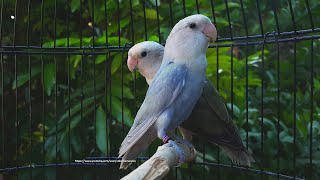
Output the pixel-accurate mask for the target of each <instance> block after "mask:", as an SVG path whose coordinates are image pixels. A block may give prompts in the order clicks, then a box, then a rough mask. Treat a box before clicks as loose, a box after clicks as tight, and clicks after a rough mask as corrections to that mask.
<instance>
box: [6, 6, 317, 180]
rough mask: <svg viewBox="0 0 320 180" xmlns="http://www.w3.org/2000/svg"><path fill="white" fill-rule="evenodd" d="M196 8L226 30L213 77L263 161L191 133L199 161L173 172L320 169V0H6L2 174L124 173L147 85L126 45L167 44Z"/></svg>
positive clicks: (252, 174) (278, 173)
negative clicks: (233, 157) (122, 158)
mask: <svg viewBox="0 0 320 180" xmlns="http://www.w3.org/2000/svg"><path fill="white" fill-rule="evenodd" d="M197 13H200V14H203V15H206V16H208V17H209V18H210V19H211V20H212V22H213V23H214V24H215V25H216V27H217V30H218V35H219V37H218V40H217V42H216V43H214V44H210V46H209V48H208V50H207V59H208V70H207V76H208V78H209V79H210V80H211V81H212V83H213V84H214V85H215V87H216V88H217V89H218V91H219V92H220V94H221V96H222V97H223V98H224V100H225V103H226V105H227V107H228V109H229V110H230V113H231V114H232V117H233V120H234V122H235V124H236V125H237V127H238V129H239V131H240V134H241V137H242V140H243V142H244V144H245V145H246V147H247V149H248V150H249V151H250V152H252V154H253V157H254V158H255V160H256V163H254V165H253V167H250V168H246V167H239V166H235V165H232V164H231V162H230V160H229V159H228V158H227V157H226V155H225V154H224V153H223V152H221V151H220V150H219V149H218V148H217V147H215V146H211V145H209V144H207V143H206V142H205V141H203V140H201V139H197V138H194V140H193V141H192V143H193V144H194V145H195V147H196V149H197V151H198V154H197V155H198V157H197V159H196V162H195V163H193V164H189V165H182V166H181V167H178V168H176V169H175V170H173V171H172V172H171V174H170V177H169V178H175V179H186V178H189V179H198V178H200V177H201V178H202V179H211V178H217V179H231V178H234V177H235V176H236V177H237V178H239V179H256V178H260V179H273V178H276V179H300V178H301V179H319V178H320V170H319V169H320V116H319V115H320V99H319V97H320V81H319V79H320V78H319V76H320V74H319V73H320V51H319V47H320V40H319V39H320V34H319V32H320V26H319V24H320V4H319V3H318V2H317V0H296V1H292V0H280V1H276V0H267V1H259V0H232V1H231V0H229V1H228V0H216V1H213V0H211V1H204V0H191V1H185V0H175V1H174V0H129V1H120V0H119V1H118V0H104V1H94V0H68V1H61V0H52V1H45V0H41V1H40V0H39V1H36V0H28V1H22V0H1V8H0V64H1V79H0V81H1V83H0V84H1V91H0V95H1V115H0V117H1V128H0V131H1V133H0V142H1V143H0V144H1V145H0V146H1V151H0V152H1V154H0V162H1V163H0V164H1V165H0V179H1V178H17V179H25V178H27V179H51V178H54V179H58V178H61V177H62V178H65V177H73V178H74V177H79V178H83V179H86V178H88V179H92V178H95V179H100V178H103V179H119V178H120V177H122V176H124V175H125V174H127V173H128V172H129V171H125V172H124V171H120V170H118V167H119V164H118V163H113V162H114V160H116V158H117V155H118V154H117V153H118V149H119V147H120V143H121V142H122V140H123V138H124V137H125V135H126V133H127V132H128V130H129V128H130V126H131V124H132V121H133V118H134V116H135V114H136V112H137V110H138V108H139V106H140V105H141V103H142V101H143V99H144V95H145V92H146V90H147V84H146V83H145V81H144V79H143V77H141V76H140V75H138V73H134V74H131V73H130V72H129V70H128V68H127V67H126V63H125V61H126V58H127V51H128V50H129V48H130V47H132V46H133V45H134V44H136V43H138V42H141V41H145V40H152V41H156V42H159V43H162V44H163V45H165V41H166V37H167V36H168V34H169V32H170V30H171V28H172V27H173V26H174V24H175V23H177V22H178V21H179V20H180V19H182V18H183V17H186V16H188V15H192V14H197ZM159 144H160V142H156V143H154V144H153V145H152V146H150V148H149V150H148V151H147V152H146V153H144V154H142V155H141V157H140V158H138V160H137V163H134V165H132V166H131V167H130V169H131V170H132V169H134V168H135V167H137V166H139V165H140V164H141V163H142V162H143V161H144V160H146V159H147V158H148V157H150V155H152V154H153V152H155V150H156V148H157V145H159ZM91 160H100V162H97V161H95V162H94V163H92V162H90V161H91Z"/></svg>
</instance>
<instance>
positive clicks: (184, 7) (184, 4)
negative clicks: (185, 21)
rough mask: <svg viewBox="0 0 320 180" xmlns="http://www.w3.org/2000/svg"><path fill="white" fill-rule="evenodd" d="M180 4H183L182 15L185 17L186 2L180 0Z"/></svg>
mask: <svg viewBox="0 0 320 180" xmlns="http://www.w3.org/2000/svg"><path fill="white" fill-rule="evenodd" d="M182 6H183V16H184V17H186V16H187V12H186V2H185V0H182Z"/></svg>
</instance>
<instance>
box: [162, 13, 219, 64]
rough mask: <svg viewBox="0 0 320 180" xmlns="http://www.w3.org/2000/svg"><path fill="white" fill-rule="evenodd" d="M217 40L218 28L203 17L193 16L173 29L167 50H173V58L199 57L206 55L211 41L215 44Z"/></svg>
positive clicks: (183, 20)
mask: <svg viewBox="0 0 320 180" xmlns="http://www.w3.org/2000/svg"><path fill="white" fill-rule="evenodd" d="M216 38H217V30H216V27H215V26H214V25H213V24H212V23H211V21H210V19H209V18H208V17H206V16H203V15H199V14H198V15H192V16H188V17H186V18H184V19H182V20H180V21H179V22H178V23H177V24H176V25H175V26H174V28H173V29H172V31H171V33H170V35H169V37H168V40H167V43H166V44H169V46H172V47H167V45H166V50H167V49H173V48H174V51H173V54H172V53H170V54H171V56H173V57H175V58H177V56H179V55H183V56H184V57H189V58H193V57H197V56H199V55H200V54H203V53H205V51H206V49H207V47H208V43H209V41H211V42H214V41H215V40H216Z"/></svg>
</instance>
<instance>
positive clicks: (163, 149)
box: [122, 141, 196, 180]
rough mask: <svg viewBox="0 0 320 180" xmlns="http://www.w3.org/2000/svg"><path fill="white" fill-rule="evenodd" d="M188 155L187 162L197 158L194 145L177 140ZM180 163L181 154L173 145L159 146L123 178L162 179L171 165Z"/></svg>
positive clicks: (140, 179)
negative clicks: (190, 146) (149, 156)
mask: <svg viewBox="0 0 320 180" xmlns="http://www.w3.org/2000/svg"><path fill="white" fill-rule="evenodd" d="M175 142H176V143H177V144H178V146H179V147H180V148H182V149H183V152H184V154H185V157H186V161H185V162H192V161H194V159H195V158H196V150H195V149H194V147H192V148H189V147H188V146H187V145H185V144H183V143H181V142H179V141H175ZM178 165H179V155H178V153H177V151H176V150H175V149H174V148H173V147H168V146H165V145H162V146H159V147H158V149H157V152H156V153H155V154H154V155H153V156H152V157H151V158H150V159H149V160H147V161H146V162H144V163H143V164H141V165H140V166H139V167H138V168H137V169H135V170H134V171H132V172H131V173H130V174H128V175H127V176H125V177H123V178H122V180H142V179H162V178H164V177H165V176H166V175H167V174H168V173H169V171H170V168H171V167H175V166H178Z"/></svg>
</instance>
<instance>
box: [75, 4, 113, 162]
mask: <svg viewBox="0 0 320 180" xmlns="http://www.w3.org/2000/svg"><path fill="white" fill-rule="evenodd" d="M104 17H105V18H106V20H105V23H106V24H105V25H106V48H107V49H108V47H109V44H108V16H107V0H104ZM109 54H110V53H108V55H106V58H107V59H106V61H105V62H104V66H105V67H104V68H105V69H104V72H105V74H104V78H105V79H104V87H105V89H104V94H105V99H104V101H105V102H106V111H107V109H108V108H107V107H108V100H107V98H108V77H107V76H108V61H109V57H108V56H109ZM81 68H82V67H81ZM81 76H82V72H81ZM108 122H109V121H108V116H106V134H107V139H106V140H107V156H110V151H109V148H110V147H109V142H110V136H109V131H108V127H109V126H108Z"/></svg>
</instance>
